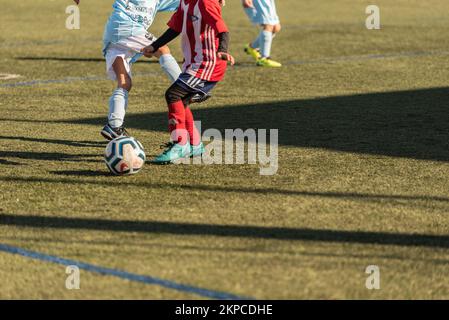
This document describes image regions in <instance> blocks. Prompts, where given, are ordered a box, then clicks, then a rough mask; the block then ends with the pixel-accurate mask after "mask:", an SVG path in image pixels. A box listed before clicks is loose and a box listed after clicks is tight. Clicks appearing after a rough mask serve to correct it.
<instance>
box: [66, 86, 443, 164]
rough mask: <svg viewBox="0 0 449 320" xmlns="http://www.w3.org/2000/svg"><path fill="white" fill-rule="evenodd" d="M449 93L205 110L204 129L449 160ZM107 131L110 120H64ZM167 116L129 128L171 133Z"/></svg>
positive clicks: (136, 119) (199, 111)
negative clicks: (259, 132)
mask: <svg viewBox="0 0 449 320" xmlns="http://www.w3.org/2000/svg"><path fill="white" fill-rule="evenodd" d="M448 101H449V88H432V89H420V90H410V91H395V92H382V93H370V94H359V95H350V96H336V97H327V98H317V99H304V100H302V99H298V100H288V101H276V102H268V103H257V104H242V105H236V106H219V107H214V108H203V107H202V106H198V105H193V109H194V114H195V118H196V119H197V120H201V121H202V129H203V130H205V129H208V128H216V129H219V130H220V131H221V132H224V130H225V129H227V128H230V129H232V128H242V129H247V128H255V129H258V128H263V129H270V128H274V129H279V143H280V144H281V145H286V146H294V147H305V148H323V149H330V150H337V151H347V152H355V153H362V154H372V155H383V156H394V157H405V158H412V159H422V160H436V161H449V112H447V105H448ZM59 122H63V123H64V122H66V123H75V124H81V125H96V126H101V124H102V123H103V122H104V117H99V118H86V119H79V120H67V121H59ZM166 122H167V115H166V113H165V112H162V113H145V114H129V115H128V116H127V119H126V125H127V127H128V128H131V129H132V128H136V129H142V130H155V131H164V132H165V131H166Z"/></svg>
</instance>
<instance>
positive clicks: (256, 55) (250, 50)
mask: <svg viewBox="0 0 449 320" xmlns="http://www.w3.org/2000/svg"><path fill="white" fill-rule="evenodd" d="M244 50H245V52H246V54H248V55H250V56H251V57H253V58H254V60H256V61H257V60H259V59H260V58H261V57H262V56H261V55H260V52H259V50H257V49H254V48H252V47H251V46H250V45H249V44H247V45H246V46H245V49H244Z"/></svg>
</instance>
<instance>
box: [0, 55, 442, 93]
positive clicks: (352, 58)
mask: <svg viewBox="0 0 449 320" xmlns="http://www.w3.org/2000/svg"><path fill="white" fill-rule="evenodd" d="M448 55H449V51H409V52H398V53H383V54H366V55H358V56H357V55H355V56H340V57H327V58H320V59H310V60H293V61H287V62H285V63H283V65H284V66H288V65H306V64H324V63H335V62H355V61H368V60H380V59H394V58H419V57H431V56H448ZM250 67H255V64H254V63H249V62H245V63H241V64H238V65H236V66H235V67H234V68H250ZM161 74H162V72H156V71H153V72H146V73H137V74H135V75H134V77H142V76H156V75H161ZM0 80H1V79H0ZM101 80H108V78H107V77H106V76H89V77H67V78H62V79H49V80H31V81H23V82H15V83H6V84H0V88H14V87H32V86H36V85H44V84H55V83H69V82H77V81H101Z"/></svg>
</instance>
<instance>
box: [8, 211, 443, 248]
mask: <svg viewBox="0 0 449 320" xmlns="http://www.w3.org/2000/svg"><path fill="white" fill-rule="evenodd" d="M0 225H5V226H15V227H33V228H51V229H83V230H95V231H118V232H141V233H152V234H173V235H183V236H217V237H239V238H261V239H274V240H294V241H319V242H341V243H360V244H379V245H398V246H423V247H435V248H449V236H446V235H427V234H405V233H386V232H367V231H343V230H323V229H305V228H282V227H259V226H241V225H212V224H196V223H176V222H159V221H130V220H103V219H84V218H67V217H44V216H31V215H27V216H22V215H20V216H17V215H12V214H0Z"/></svg>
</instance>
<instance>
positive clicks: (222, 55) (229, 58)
mask: <svg viewBox="0 0 449 320" xmlns="http://www.w3.org/2000/svg"><path fill="white" fill-rule="evenodd" d="M217 57H218V59H221V60H226V61H228V62H229V63H231V66H233V65H234V64H235V59H234V57H233V56H231V55H230V54H229V53H226V52H218V53H217Z"/></svg>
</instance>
